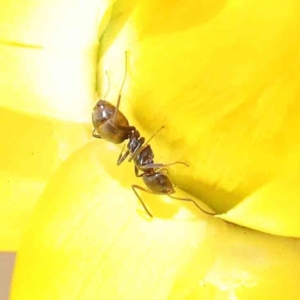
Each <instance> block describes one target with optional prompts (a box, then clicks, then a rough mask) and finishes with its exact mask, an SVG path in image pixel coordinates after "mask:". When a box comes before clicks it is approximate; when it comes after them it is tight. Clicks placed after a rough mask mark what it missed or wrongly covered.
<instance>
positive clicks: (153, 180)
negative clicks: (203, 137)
mask: <svg viewBox="0 0 300 300" xmlns="http://www.w3.org/2000/svg"><path fill="white" fill-rule="evenodd" d="M126 77H127V51H126V52H125V74H124V78H123V82H122V85H121V88H120V91H119V94H118V100H117V105H116V106H114V105H113V104H111V103H109V102H107V101H105V100H102V99H100V100H98V102H97V103H96V105H95V107H94V109H93V113H92V121H93V125H94V130H93V133H92V136H93V137H95V138H99V139H105V140H107V141H108V142H111V143H114V144H120V143H122V142H124V141H125V140H129V141H128V144H127V151H126V152H125V154H123V150H124V147H125V145H124V146H123V149H122V151H121V153H120V155H119V158H118V161H117V165H120V164H121V163H122V162H123V161H124V160H125V159H126V158H127V157H128V156H129V155H130V157H129V159H128V160H129V161H133V162H134V170H135V175H136V176H137V177H141V178H142V179H143V181H144V183H145V185H146V186H147V188H148V189H145V188H143V187H141V186H138V185H135V184H134V185H132V190H133V192H134V193H135V194H136V196H137V198H138V199H139V201H140V202H141V204H142V206H143V207H144V209H145V211H146V212H147V214H148V215H149V217H151V218H152V217H153V215H152V214H151V212H150V211H149V209H148V208H147V206H146V205H145V203H144V202H143V200H142V198H141V197H140V195H139V194H138V192H137V190H141V191H144V192H146V193H150V194H157V195H167V196H169V197H170V198H172V199H175V200H181V201H188V202H192V203H193V204H194V205H195V206H196V207H197V208H198V209H199V210H201V211H202V212H203V213H206V214H208V215H216V213H211V212H207V211H205V210H203V209H202V208H201V207H200V206H199V205H198V204H197V203H196V202H195V201H194V200H192V199H190V198H177V197H174V196H172V194H174V193H175V189H174V184H173V183H172V181H171V180H170V178H169V176H168V170H167V169H166V168H167V167H169V166H171V165H174V164H184V165H186V166H189V165H188V164H186V163H184V162H179V161H176V162H173V163H170V164H163V163H154V160H153V159H154V153H153V151H152V149H151V146H150V145H149V142H150V141H151V140H152V138H153V137H154V136H155V135H156V134H157V133H158V132H159V131H160V130H161V129H163V128H164V126H162V127H161V128H159V129H158V130H157V131H156V132H155V133H154V134H153V135H152V136H151V137H150V138H149V140H148V141H147V142H146V143H145V138H144V137H141V135H140V133H139V131H138V130H137V129H136V128H135V127H134V126H130V125H129V122H128V120H127V118H126V117H125V116H124V115H123V114H122V113H121V111H120V110H119V107H120V102H121V93H122V89H123V86H124V83H125V79H126ZM106 95H107V93H106ZM104 98H105V97H104ZM139 172H141V174H139Z"/></svg>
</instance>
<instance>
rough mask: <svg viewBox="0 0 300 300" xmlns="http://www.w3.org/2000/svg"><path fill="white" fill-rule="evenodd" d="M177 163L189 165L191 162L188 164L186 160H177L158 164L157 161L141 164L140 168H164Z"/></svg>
mask: <svg viewBox="0 0 300 300" xmlns="http://www.w3.org/2000/svg"><path fill="white" fill-rule="evenodd" d="M175 164H182V165H185V166H187V167H189V164H187V163H185V162H182V161H175V162H173V163H170V164H156V163H153V164H147V165H142V166H140V169H142V170H147V169H162V168H166V167H170V166H172V165H175Z"/></svg>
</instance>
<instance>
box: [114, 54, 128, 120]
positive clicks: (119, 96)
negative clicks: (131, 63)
mask: <svg viewBox="0 0 300 300" xmlns="http://www.w3.org/2000/svg"><path fill="white" fill-rule="evenodd" d="M126 77H127V51H125V70H124V78H123V81H122V84H121V87H120V91H119V95H118V100H117V105H116V109H115V112H114V115H113V117H112V122H115V119H116V117H117V114H118V110H119V106H120V102H121V93H122V90H123V87H124V84H125V80H126Z"/></svg>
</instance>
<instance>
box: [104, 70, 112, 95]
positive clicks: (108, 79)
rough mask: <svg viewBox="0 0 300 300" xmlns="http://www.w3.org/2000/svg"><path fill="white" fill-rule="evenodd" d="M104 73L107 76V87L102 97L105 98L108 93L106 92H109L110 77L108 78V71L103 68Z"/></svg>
mask: <svg viewBox="0 0 300 300" xmlns="http://www.w3.org/2000/svg"><path fill="white" fill-rule="evenodd" d="M105 75H106V77H107V82H108V88H107V91H106V93H105V95H104V97H103V99H106V96H107V95H108V93H109V90H110V78H109V75H108V72H107V70H105Z"/></svg>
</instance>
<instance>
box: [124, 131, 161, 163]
mask: <svg viewBox="0 0 300 300" xmlns="http://www.w3.org/2000/svg"><path fill="white" fill-rule="evenodd" d="M163 128H165V126H161V127H160V128H159V129H158V130H156V131H155V132H154V133H153V134H152V136H150V138H149V139H148V141H147V142H146V143H145V144H144V145H143V147H140V148H139V149H138V150H137V151H136V152H134V153H133V154H132V156H131V157H130V158H129V160H128V161H129V162H130V161H132V160H133V159H134V158H135V157H137V155H139V154H140V153H141V151H142V150H143V149H145V147H146V146H147V145H148V144H149V143H150V141H151V140H152V139H153V138H154V137H155V136H156V135H157V134H158V133H159V132H160V131H161V130H162V129H163Z"/></svg>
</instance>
